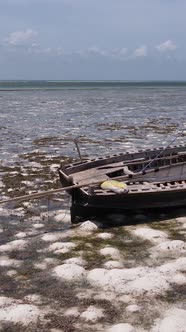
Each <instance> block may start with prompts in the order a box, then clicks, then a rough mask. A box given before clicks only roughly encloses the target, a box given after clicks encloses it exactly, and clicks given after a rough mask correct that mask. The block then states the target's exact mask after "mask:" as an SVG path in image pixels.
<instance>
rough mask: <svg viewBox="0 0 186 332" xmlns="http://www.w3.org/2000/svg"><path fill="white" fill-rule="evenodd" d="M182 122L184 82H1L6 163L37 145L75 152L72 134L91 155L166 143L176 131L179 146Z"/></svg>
mask: <svg viewBox="0 0 186 332" xmlns="http://www.w3.org/2000/svg"><path fill="white" fill-rule="evenodd" d="M184 124H186V82H118V81H106V82H104V81H102V82H100V81H99V82H81V81H75V82H70V81H65V82H64V81H63V82H61V81H1V82H0V159H1V160H2V161H4V162H5V161H7V160H9V161H10V160H11V161H13V162H16V161H17V160H18V159H19V155H20V154H23V153H30V152H32V151H33V150H34V149H38V147H39V149H40V150H41V151H43V152H44V153H45V152H46V153H51V154H57V155H63V156H71V157H73V156H77V152H76V150H75V145H74V142H73V141H74V139H75V138H78V140H79V146H80V150H81V153H82V155H84V156H89V157H95V156H102V155H108V154H114V153H120V152H124V151H130V150H137V149H142V148H147V147H159V146H164V147H165V146H166V145H167V144H168V143H170V142H171V141H172V139H173V138H174V137H175V136H176V135H177V134H178V137H177V139H176V141H175V142H174V144H182V143H186V141H185V136H184V133H182V135H181V130H182V128H183V127H184ZM179 133H180V134H179ZM42 142H43V144H41V143H42ZM44 142H45V144H44ZM46 142H47V143H46ZM38 143H40V144H38Z"/></svg>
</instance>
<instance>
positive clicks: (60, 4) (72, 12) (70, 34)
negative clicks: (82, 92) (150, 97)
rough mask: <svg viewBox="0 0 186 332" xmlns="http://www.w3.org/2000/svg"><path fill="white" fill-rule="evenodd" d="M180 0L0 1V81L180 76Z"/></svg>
mask: <svg viewBox="0 0 186 332" xmlns="http://www.w3.org/2000/svg"><path fill="white" fill-rule="evenodd" d="M185 10H186V1H184V0H161V1H160V0H157V1H156V2H155V1H153V0H133V1H131V0H125V1H123V0H116V1H113V0H102V1H100V0H24V1H23V0H6V1H5V0H1V1H0V31H1V32H0V66H1V68H2V70H1V79H62V80H63V79H70V80H71V79H119V80H121V79H123V80H125V79H127V80H130V79H131V80H132V79H139V80H145V79H152V80H153V79H175V80H179V79H185V80H186V71H185V62H186V47H185V43H184V39H185V36H184V31H185V28H186V22H185V17H184V13H185Z"/></svg>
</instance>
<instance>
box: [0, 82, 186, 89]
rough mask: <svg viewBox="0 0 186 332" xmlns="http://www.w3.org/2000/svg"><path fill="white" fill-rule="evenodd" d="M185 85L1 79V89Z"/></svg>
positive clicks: (177, 85) (175, 83) (174, 84)
mask: <svg viewBox="0 0 186 332" xmlns="http://www.w3.org/2000/svg"><path fill="white" fill-rule="evenodd" d="M164 86H166V87H174V86H175V87H182V86H183V87H185V86H186V81H14V80H12V81H0V90H18V89H65V88H72V89H77V88H79V89H91V88H108V87H112V88H127V87H134V88H136V87H164Z"/></svg>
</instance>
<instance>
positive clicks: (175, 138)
mask: <svg viewBox="0 0 186 332" xmlns="http://www.w3.org/2000/svg"><path fill="white" fill-rule="evenodd" d="M184 130H185V127H184V128H183V129H182V130H181V132H180V133H179V132H178V134H177V135H176V136H175V137H174V138H173V139H172V141H171V142H170V143H169V144H168V145H167V146H166V147H165V148H164V149H163V150H162V151H160V152H159V153H158V154H157V155H156V157H155V158H154V159H152V160H151V161H150V162H149V163H148V164H147V165H146V166H145V167H144V168H143V169H142V170H141V172H142V173H144V172H145V170H146V169H147V168H148V167H149V166H150V165H151V164H152V163H153V162H154V161H156V160H157V159H158V158H159V157H160V156H161V155H162V153H163V152H165V151H166V150H167V149H168V148H169V146H170V145H172V144H173V143H174V142H175V141H176V140H177V138H178V137H179V136H181V135H182V134H183V132H184Z"/></svg>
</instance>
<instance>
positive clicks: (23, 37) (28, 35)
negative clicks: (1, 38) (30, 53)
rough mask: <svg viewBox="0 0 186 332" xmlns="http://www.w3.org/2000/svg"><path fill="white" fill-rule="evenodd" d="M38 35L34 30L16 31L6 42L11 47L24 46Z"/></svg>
mask: <svg viewBox="0 0 186 332" xmlns="http://www.w3.org/2000/svg"><path fill="white" fill-rule="evenodd" d="M36 35H37V32H36V31H33V30H32V29H27V30H25V31H15V32H12V33H10V35H9V36H8V37H7V38H6V42H8V43H9V44H10V45H14V46H17V45H24V44H27V43H28V42H29V41H31V40H32V39H33V37H35V36H36Z"/></svg>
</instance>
